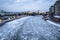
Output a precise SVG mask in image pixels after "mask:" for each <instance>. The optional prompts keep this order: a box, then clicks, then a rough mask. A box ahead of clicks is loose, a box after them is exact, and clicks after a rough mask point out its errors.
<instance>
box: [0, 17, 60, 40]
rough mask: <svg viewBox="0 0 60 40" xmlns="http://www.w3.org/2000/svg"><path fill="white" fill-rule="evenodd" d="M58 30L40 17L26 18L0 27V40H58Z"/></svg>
mask: <svg viewBox="0 0 60 40" xmlns="http://www.w3.org/2000/svg"><path fill="white" fill-rule="evenodd" d="M59 29H60V28H58V27H57V26H54V25H52V24H49V23H48V22H47V21H44V20H43V19H42V16H28V17H24V18H21V19H16V20H14V21H11V22H8V23H6V24H4V25H3V26H2V27H0V40H60V31H59Z"/></svg>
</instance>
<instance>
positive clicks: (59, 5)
mask: <svg viewBox="0 0 60 40" xmlns="http://www.w3.org/2000/svg"><path fill="white" fill-rule="evenodd" d="M57 16H58V17H57ZM49 17H50V18H51V19H53V20H55V19H59V18H60V0H57V1H56V2H55V4H54V5H53V6H51V7H50V8H49ZM59 20H60V19H59Z"/></svg>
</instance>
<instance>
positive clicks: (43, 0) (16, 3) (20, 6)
mask: <svg viewBox="0 0 60 40" xmlns="http://www.w3.org/2000/svg"><path fill="white" fill-rule="evenodd" d="M55 1H56V0H0V9H4V10H6V11H15V12H20V11H36V10H41V11H48V9H49V7H50V6H51V5H53V4H54V3H55Z"/></svg>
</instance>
